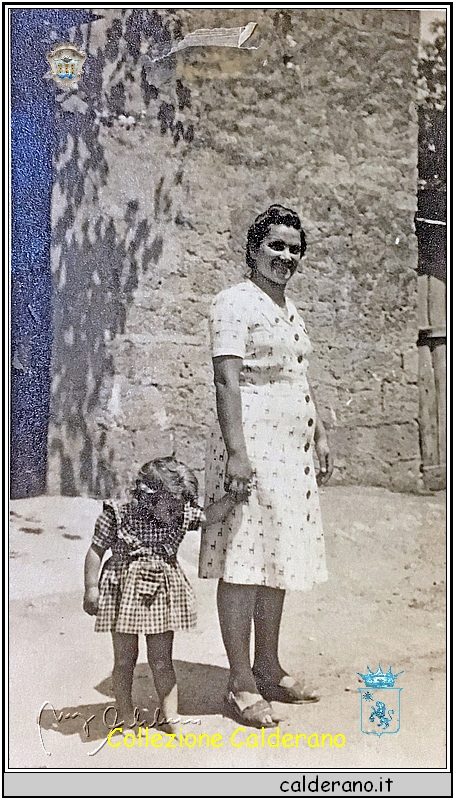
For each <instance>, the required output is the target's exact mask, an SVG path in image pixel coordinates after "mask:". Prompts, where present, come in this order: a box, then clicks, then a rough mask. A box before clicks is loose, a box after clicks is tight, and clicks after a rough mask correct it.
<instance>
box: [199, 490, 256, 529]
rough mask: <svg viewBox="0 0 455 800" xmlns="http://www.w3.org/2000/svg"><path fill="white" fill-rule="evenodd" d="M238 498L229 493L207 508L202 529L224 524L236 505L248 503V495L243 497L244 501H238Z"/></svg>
mask: <svg viewBox="0 0 455 800" xmlns="http://www.w3.org/2000/svg"><path fill="white" fill-rule="evenodd" d="M237 497H238V495H234V494H229V493H227V494H225V495H223V497H222V498H221V499H220V500H217V501H216V502H215V503H210V505H208V506H206V507H205V509H204V516H205V520H204V522H203V523H202V527H203V528H207V527H209V525H214V524H215V523H217V522H222V521H223V520H224V519H226V517H227V516H228V514H230V512H231V511H232V509H233V508H234V507H235V506H236V505H239V504H240V503H242V502H246V501H247V499H248V496H247V495H246V494H244V495H243V497H242V499H240V498H239V499H237Z"/></svg>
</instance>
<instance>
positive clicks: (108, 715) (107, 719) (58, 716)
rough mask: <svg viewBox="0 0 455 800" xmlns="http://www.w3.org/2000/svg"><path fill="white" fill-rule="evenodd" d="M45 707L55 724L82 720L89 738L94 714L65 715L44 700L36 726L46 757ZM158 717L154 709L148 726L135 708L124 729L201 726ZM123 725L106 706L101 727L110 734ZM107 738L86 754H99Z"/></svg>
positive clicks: (186, 721)
mask: <svg viewBox="0 0 455 800" xmlns="http://www.w3.org/2000/svg"><path fill="white" fill-rule="evenodd" d="M46 707H48V708H50V709H51V711H52V713H53V715H54V719H55V721H56V722H62V721H63V720H70V719H76V718H77V717H81V719H82V720H83V723H82V730H83V731H84V733H85V735H86V737H87V739H89V738H90V727H89V726H90V723H91V722H93V720H94V719H96V714H92V716H90V717H88V718H87V719H85V718H84V716H83V714H80V713H79V711H75V712H73V713H71V712H67V713H66V714H64V712H63V711H60V712H57V711H56V710H55V708H54V706H53V705H52V703H51V702H50V701H49V700H45V701H44V703H43V704H42V706H41V708H40V710H39V713H38V718H37V725H38V735H39V739H40V742H41V747H42V748H43V750H44V752H45V754H46V755H47V756H51V755H52V753H50V752H49V751H48V750H46V748H45V746H44V741H43V732H42V726H41V719H42V716H43V711H44V709H45V708H46ZM143 711H148V709H147V708H144V709H143ZM160 715H161V710H160V709H159V708H156V709H155V713H154V716H153V721H152V722H151V723H150V724H149V723H148V722H147V721H146V720H145V719H142V720H141V714H140V711H139V708H138V707H137V706H136V707H135V709H134V712H133V720H132V721H131V722H129V723H128V724H127V725H126V727H128V728H135V727H136V726H137V727H138V728H139V727H145V726H146V725H149V727H151V728H154V727H157V726H159V725H166V724H177V723H178V722H180V723H181V724H182V725H187V724H188V723H192V724H196V725H200V724H201V720H200V719H182V718H181V717H177V718H176V719H165V718H161V719H160ZM112 717H113V718H112ZM111 719H112V721H111ZM124 724H125V720H123V719H122V720H119V715H118V710H117V709H116V707H115V706H106V708H105V709H104V711H103V725H104V726H105V727H106V728H107V730H108V731H109V732H111V731H112V730H113V729H114V728H116V727H119V726H121V725H124ZM108 738H109V734H108V735H107V736H106V737H105V739H103V741H102V742H101V744H99V745H98V747H96V748H95V749H94V750H92V751H91V752H90V753H88V755H89V756H95V755H96V754H97V753H99V752H100V750H101V749H102V748H103V747H104V745H105V744H106V743H107V741H108Z"/></svg>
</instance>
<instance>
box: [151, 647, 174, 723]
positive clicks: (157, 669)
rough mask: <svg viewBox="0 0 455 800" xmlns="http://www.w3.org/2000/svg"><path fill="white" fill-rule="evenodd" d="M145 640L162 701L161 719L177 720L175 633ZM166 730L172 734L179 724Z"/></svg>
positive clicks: (156, 686) (157, 689)
mask: <svg viewBox="0 0 455 800" xmlns="http://www.w3.org/2000/svg"><path fill="white" fill-rule="evenodd" d="M145 638H146V640H147V660H148V662H149V664H150V669H151V670H152V674H153V680H154V682H155V689H156V691H157V694H158V698H159V701H160V709H161V715H160V719H165V720H177V718H178V692H177V680H176V677H175V672H174V665H173V663H172V644H173V641H174V631H166V633H151V634H148V635H147V636H146V637H145ZM166 728H167V729H168V730H170V731H171V732H175V731H177V730H178V728H177V723H175V724H174V726H173V725H172V723H171V722H169V723H168V725H167V726H166Z"/></svg>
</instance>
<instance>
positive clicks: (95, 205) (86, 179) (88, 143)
mask: <svg viewBox="0 0 455 800" xmlns="http://www.w3.org/2000/svg"><path fill="white" fill-rule="evenodd" d="M110 13H111V15H112V16H114V15H115V17H114V19H113V21H112V24H111V25H110V27H108V28H107V30H106V33H105V36H106V45H105V47H104V48H103V49H98V50H97V51H96V55H90V58H87V61H86V66H85V67H84V75H83V81H81V84H80V87H79V88H78V89H76V90H75V92H74V93H73V94H72V95H69V94H68V93H65V94H62V95H60V97H57V99H58V100H59V101H60V107H59V109H58V113H57V120H56V130H57V135H58V144H57V147H56V152H55V157H54V167H55V172H56V181H55V184H54V195H53V208H52V212H53V220H54V224H53V231H52V244H53V272H54V299H53V314H54V344H53V358H52V400H51V424H50V436H49V457H50V460H52V463H53V464H54V467H55V462H56V461H57V462H59V463H58V468H57V469H56V470H55V471H56V472H58V473H59V483H60V485H59V490H60V492H61V494H64V495H73V496H74V495H78V494H81V493H88V494H91V495H96V496H102V497H108V496H114V495H115V493H116V489H117V480H116V476H115V473H114V471H113V470H112V469H111V464H112V460H113V452H112V450H109V449H107V448H106V432H105V431H103V430H102V429H101V428H102V426H98V429H97V430H96V432H95V431H94V429H93V426H92V427H91V426H90V418H91V416H92V418H93V415H94V413H95V411H96V409H98V408H100V407H101V408H102V407H103V403H104V405H105V404H106V398H103V397H102V396H101V394H102V392H103V387H105V386H106V385H109V381H110V380H111V379H112V377H113V374H114V364H113V359H112V355H111V353H110V350H109V343H110V342H111V341H112V340H113V339H114V338H115V337H116V336H117V335H118V334H122V333H123V332H124V326H125V320H126V316H127V310H128V307H129V306H130V305H131V303H132V302H133V295H134V291H135V289H136V288H137V286H138V282H139V278H140V274H141V272H146V271H147V270H149V269H150V267H151V266H152V265H156V264H157V263H158V261H159V258H160V256H161V253H162V249H163V241H162V237H161V235H160V234H159V232H157V231H156V230H155V231H154V225H155V220H152V221H151V222H149V221H148V220H147V219H146V218H143V217H141V216H140V214H139V203H138V202H137V200H133V199H132V200H130V201H129V202H127V204H126V207H125V211H124V218H123V223H124V224H123V223H120V224H119V221H118V215H117V225H116V224H115V222H114V219H113V218H112V217H107V216H106V214H103V213H102V212H101V211H100V209H99V189H100V187H102V186H104V185H106V184H107V182H108V172H109V168H108V162H107V159H106V153H105V149H104V147H103V144H102V142H103V141H105V139H106V134H107V135H109V133H108V131H107V129H109V128H111V127H112V126H113V121H114V119H115V118H118V116H119V115H121V114H123V115H125V114H127V113H128V83H129V82H132V81H134V80H136V79H137V75H136V72H137V71H138V70H140V68H141V64H140V60H139V59H140V57H141V49H140V48H141V43H142V42H143V41H145V40H147V41H148V42H149V43H150V42H152V43H153V42H154V43H160V44H162V43H163V42H166V41H169V42H170V41H171V38H172V37H171V30H170V28H172V23H173V22H174V23H175V24H176V21H175V20H174V19H173V16H172V12H169V14H168V17H170V19H168V20H167V21H166V22H165V21H163V19H162V18H161V17H160V16H159V15H158V14H157V13H156V12H155V11H148V10H145V11H142V10H138V9H135V10H134V11H129V10H126V9H122V10H119V11H118V12H117V11H115V12H110ZM177 22H178V21H177ZM95 24H96V23H95ZM103 24H105V23H104V21H103ZM87 35H88V41H84V34H83V32H81V31H79V32H78V33H77V36H76V37H75V40H76V43H77V44H78V45H79V46H82V47H84V48H85V49H87V50H89V47H90V36H91V35H92V30H90V26H89V30H88V34H87ZM173 35H174V38H175V33H173ZM112 65H115V66H114V69H113V68H112ZM174 66H175V65H174V62H173V60H172V59H167V65H166V71H167V75H168V78H169V76H171V78H172V79H173V75H174ZM106 76H107V77H106ZM140 76H141V81H140V85H141V95H142V102H143V104H145V108H146V109H147V113H148V115H149V116H150V118H151V121H152V123H153V122H154V128H155V127H156V130H154V131H153V135H155V136H169V135H170V136H171V137H172V139H173V143H174V145H176V144H177V142H178V141H179V139H181V138H184V139H185V140H187V141H188V139H189V138H190V137H191V136H192V132H191V131H190V130H188V129H186V130H185V128H184V127H183V126H182V123H181V122H178V123H175V124H174V115H175V107H174V106H173V105H172V104H170V103H168V102H164V100H163V99H162V98H160V90H159V89H158V88H156V87H154V86H153V85H151V84H150V82H149V81H148V80H147V75H146V72H145V69H144V67H143V68H142V71H141V73H140ZM174 83H175V86H174V89H175V94H176V97H177V98H178V97H179V91H180V94H181V86H180V81H174ZM187 104H188V98H187ZM75 112H77V113H75ZM180 129H181V130H180ZM163 181H164V176H163V177H162V179H161V184H162V183H163ZM159 190H160V183H158V186H157V191H158V193H159ZM155 216H156V215H155ZM120 228H121V230H120ZM54 467H53V469H54ZM54 478H55V475H53V476H52V479H53V480H54ZM52 488H53V489H54V488H55V490H56V488H57V487H52Z"/></svg>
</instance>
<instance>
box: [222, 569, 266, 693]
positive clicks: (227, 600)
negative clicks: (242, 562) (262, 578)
mask: <svg viewBox="0 0 455 800" xmlns="http://www.w3.org/2000/svg"><path fill="white" fill-rule="evenodd" d="M258 588H259V587H257V586H246V585H244V584H240V583H225V582H224V581H223V580H220V581H219V583H218V593H217V603H218V616H219V620H220V628H221V635H222V637H223V642H224V646H225V648H226V653H227V657H228V660H229V666H230V676H229V684H228V690H229V691H231V692H233V693H234V694H235V695H236V696H238V694H239V692H246V693H252V694H256V695H257V694H258V690H257V688H256V683H255V680H254V676H253V673H252V671H251V663H250V638H251V622H252V619H253V612H254V604H255V599H256V591H257V589H258Z"/></svg>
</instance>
